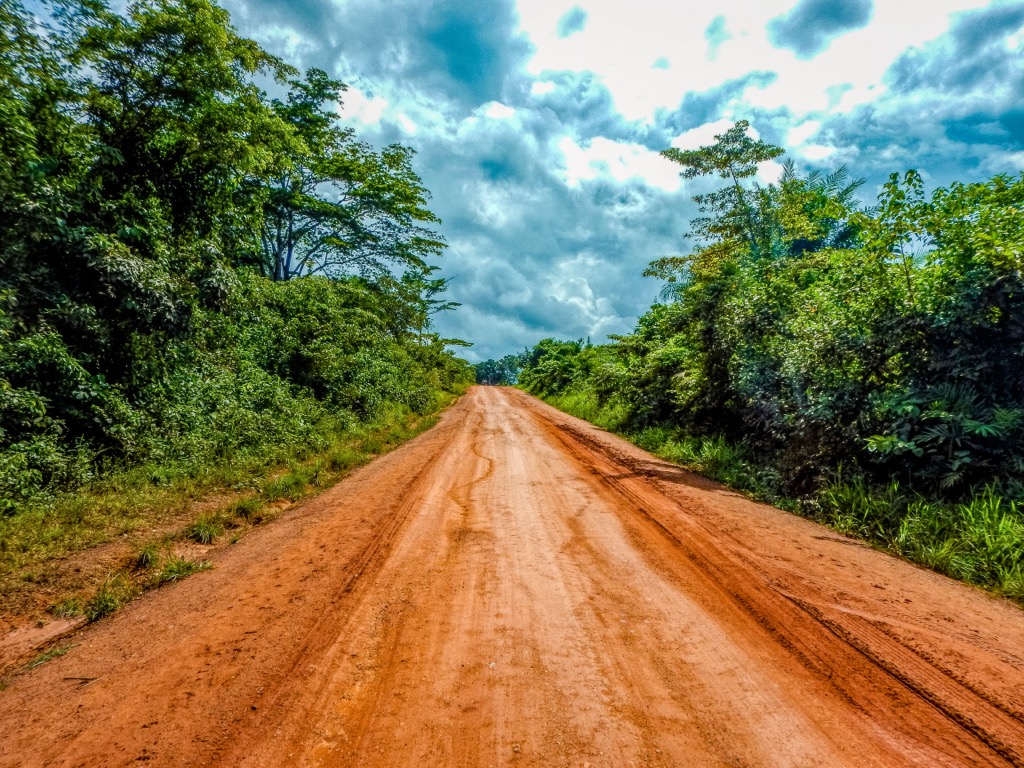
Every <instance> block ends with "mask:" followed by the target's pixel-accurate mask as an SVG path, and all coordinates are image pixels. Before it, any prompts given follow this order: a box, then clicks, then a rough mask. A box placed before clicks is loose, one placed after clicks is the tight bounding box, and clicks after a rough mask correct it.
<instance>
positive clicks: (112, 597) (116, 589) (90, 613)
mask: <svg viewBox="0 0 1024 768" xmlns="http://www.w3.org/2000/svg"><path fill="white" fill-rule="evenodd" d="M139 591H140V590H139V588H138V587H137V586H136V585H135V584H134V583H133V582H132V580H131V579H129V578H127V577H126V576H125V575H124V574H122V573H117V574H111V575H110V576H108V577H107V579H106V580H105V581H104V582H103V584H102V585H100V588H99V589H98V590H96V593H95V594H94V595H93V596H92V597H91V598H90V599H89V600H88V601H86V603H85V605H84V606H83V610H82V613H83V615H84V616H85V618H86V620H87V621H98V620H99V619H102V618H103V617H104V616H109V615H110V614H112V613H113V612H114V611H116V610H117V609H118V608H120V607H121V606H123V605H125V604H127V603H128V602H130V601H131V600H132V599H134V598H135V597H136V596H138V594H139Z"/></svg>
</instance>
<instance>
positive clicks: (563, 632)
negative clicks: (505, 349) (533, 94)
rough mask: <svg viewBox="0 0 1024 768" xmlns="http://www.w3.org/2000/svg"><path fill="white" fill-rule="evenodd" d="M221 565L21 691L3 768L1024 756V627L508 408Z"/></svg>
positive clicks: (135, 608) (11, 699) (567, 421)
mask: <svg viewBox="0 0 1024 768" xmlns="http://www.w3.org/2000/svg"><path fill="white" fill-rule="evenodd" d="M215 566H216V567H215V568H214V569H213V570H212V571H209V572H206V573H203V574H199V575H197V576H195V577H193V578H190V579H188V580H187V581H185V582H183V583H181V584H178V585H175V586H173V587H170V588H167V589H163V590H160V591H158V592H156V593H153V594H151V595H149V596H147V597H146V598H144V599H142V600H140V601H138V602H136V603H134V604H132V605H131V606H129V607H128V608H126V609H125V610H123V611H122V612H120V613H119V614H117V615H116V616H114V617H113V618H112V619H108V620H104V621H102V622H99V623H98V624H96V625H93V626H92V627H90V628H88V629H87V630H85V631H83V632H81V633H80V634H79V635H78V636H77V637H74V638H72V639H71V641H70V642H73V643H77V646H76V647H75V648H74V649H73V650H71V651H70V652H69V653H67V655H65V656H63V657H61V658H59V659H55V660H54V661H51V662H49V663H47V664H45V665H43V666H41V667H39V668H37V669H35V670H32V671H31V672H28V673H26V674H24V675H21V676H19V677H17V678H16V679H15V680H14V682H13V684H12V685H11V686H10V687H9V688H8V689H7V690H5V691H3V692H0V765H3V766H93V765H96V766H99V765H102V766H124V765H138V764H148V765H154V766H165V765H166V766H205V765H211V766H275V767H276V766H370V767H371V768H372V767H375V766H389V767H390V766H490V765H524V766H525V765H530V766H562V765H565V766H593V767H594V768H597V766H631V765H632V766H816V765H824V766H886V767H887V768H888V767H892V766H904V765H916V766H928V767H929V768H931V767H933V766H987V765H998V766H1006V765H1017V766H1021V765H1024V612H1022V611H1020V610H1019V609H1017V608H1015V607H1013V606H1011V605H1009V604H1007V603H1005V602H1002V601H999V600H996V599H993V598H990V597H988V596H987V595H985V594H983V593H981V592H979V591H977V590H974V589H970V588H967V587H964V586H962V585H959V584H956V583H954V582H951V581H949V580H947V579H945V578H942V577H940V576H938V575H935V574H933V573H930V572H927V571H924V570H922V569H919V568H915V567H914V566H911V565H908V564H906V563H903V562H900V561H897V560H895V559H893V558H891V557H888V556H886V555H883V554H881V553H878V552H875V551H873V550H871V549H869V548H867V547H865V546H863V545H860V544H858V543H856V542H853V541H851V540H847V539H844V538H842V537H840V536H838V535H836V534H834V533H831V532H830V531H828V530H827V529H824V528H821V527H819V526H816V525H813V524H811V523H809V522H807V521H804V520H801V519H798V518H796V517H793V516H791V515H787V514H785V513H782V512H779V511H778V510H775V509H772V508H770V507H767V506H764V505H759V504H755V503H753V502H750V501H748V500H746V499H744V498H742V497H740V496H738V495H737V494H734V493H731V492H729V491H727V490H725V489H723V488H721V487H719V486H717V485H714V484H712V483H709V482H707V481H705V480H702V479H701V478H699V477H696V476H693V475H691V474H688V473H686V472H683V471H681V470H679V469H678V468H675V467H673V466H671V465H668V464H665V463H663V462H661V461H659V460H657V459H654V458H652V457H651V456H649V455H648V454H645V453H643V452H641V451H639V450H638V449H636V448H633V447H632V446H630V445H628V444H627V443H625V442H623V441H621V440H619V439H617V438H615V437H613V436H610V435H608V434H606V433H603V432H601V431H599V430H596V429H594V428H592V427H589V426H587V425H585V424H584V423H582V422H580V421H578V420H575V419H572V418H570V417H568V416H565V415H563V414H560V413H558V412H557V411H555V410H553V409H551V408H549V407H548V406H546V405H544V404H542V403H539V402H538V401H536V400H534V399H532V398H528V397H527V396H526V395H523V394H522V393H519V392H516V391H514V390H505V389H495V388H475V389H473V390H471V391H470V393H469V395H467V396H466V397H465V398H463V399H462V400H461V401H460V402H459V403H458V404H457V405H456V406H455V407H454V408H453V409H452V410H450V411H449V412H448V414H447V415H446V416H445V417H444V418H443V420H442V421H441V423H440V424H439V425H438V426H437V427H435V428H434V429H432V430H431V431H429V432H427V433H426V434H424V435H422V436H420V437H419V438H417V439H416V440H414V441H412V442H410V443H409V444H407V445H405V446H404V447H402V448H401V449H399V450H397V451H395V452H394V453H392V454H389V455H388V456H386V457H383V458H381V459H379V460H377V461H376V462H374V463H373V464H371V465H369V466H368V467H365V468H364V469H362V470H360V471H359V472H357V473H356V474H355V475H353V476H352V477H351V478H349V479H348V480H347V481H345V482H344V483H342V484H340V485H338V486H336V487H335V488H333V489H331V490H330V491H328V492H327V493H325V494H323V495H321V496H320V497H319V498H317V499H316V500H314V501H312V502H310V503H308V504H306V505H304V506H302V507H300V508H299V509H297V510H296V511H295V512H293V513H291V514H290V515H289V516H287V517H285V518H284V519H282V520H280V521H278V522H276V523H274V524H272V525H270V526H268V527H266V528H263V529H259V530H256V531H255V532H253V533H252V534H250V535H249V536H247V537H246V538H245V539H243V540H242V542H240V543H239V544H238V545H236V546H234V547H233V548H230V549H228V550H226V551H225V552H224V553H223V554H222V555H221V556H220V557H219V558H218V559H217V561H216V562H215Z"/></svg>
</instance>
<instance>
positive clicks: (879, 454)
mask: <svg viewBox="0 0 1024 768" xmlns="http://www.w3.org/2000/svg"><path fill="white" fill-rule="evenodd" d="M748 130H749V126H748V124H747V123H746V122H739V123H737V124H736V125H735V126H734V127H733V128H732V129H730V130H728V131H726V132H725V133H723V134H721V135H719V136H717V137H716V143H715V144H713V145H711V146H706V147H702V148H699V149H696V150H689V151H683V150H679V149H669V150H666V151H665V152H663V153H662V154H663V156H664V157H665V158H666V159H667V160H670V161H672V162H675V163H678V164H679V165H680V166H682V175H683V177H684V178H687V179H693V178H697V177H710V178H711V179H718V180H719V185H720V186H719V187H718V188H717V189H716V190H715V191H712V192H709V193H705V194H702V195H698V196H697V197H695V200H696V202H697V204H698V206H699V208H700V212H701V216H700V217H699V218H697V219H696V220H695V221H693V222H692V230H691V232H690V233H689V237H690V238H691V239H692V240H693V242H694V243H695V246H694V247H693V249H692V250H691V251H690V253H688V254H687V255H683V256H674V257H670V258H663V259H659V260H657V261H655V262H653V263H652V264H651V265H650V267H649V269H648V270H647V273H646V274H648V275H652V276H655V277H658V278H661V279H663V280H664V281H665V289H664V291H663V294H662V297H661V299H662V300H660V301H659V302H658V303H656V304H655V305H654V306H653V307H652V308H651V309H650V311H648V312H647V313H646V314H644V315H643V316H642V317H641V318H640V319H639V320H638V322H637V325H636V328H635V330H634V331H633V332H632V333H631V334H629V335H627V336H622V337H617V338H615V339H614V340H613V343H611V344H607V345H602V346H591V345H590V344H589V343H584V342H582V341H557V340H553V339H546V340H544V341H542V342H540V343H539V344H538V345H537V346H536V347H534V348H533V349H532V350H528V351H527V353H526V354H525V356H524V357H523V359H522V370H521V372H520V373H519V374H518V381H519V384H520V385H521V386H522V387H524V388H525V389H527V390H528V391H530V392H533V393H536V394H539V395H542V396H544V397H546V398H548V399H550V400H551V401H552V402H554V403H555V404H557V405H560V406H561V407H563V408H565V409H567V410H569V411H571V412H574V413H576V414H577V415H579V416H582V417H583V418H587V419H589V420H591V421H594V422H596V423H598V424H601V425H602V426H605V427H607V428H610V429H613V430H616V431H619V432H622V433H624V434H626V435H628V436H630V437H632V438H633V439H634V440H636V441H637V442H639V443H640V444H641V445H642V446H644V447H646V448H648V449H650V450H654V451H656V452H659V453H660V454H662V455H663V456H665V457H666V458H670V459H673V460H676V461H679V462H681V463H683V464H686V465H688V466H691V467H693V468H695V469H697V470H699V471H703V472H705V473H707V474H710V475H712V476H715V477H718V478H720V479H723V480H725V481H727V482H729V483H731V484H732V485H734V486H737V487H740V488H744V489H746V490H748V491H751V492H753V493H754V494H755V495H756V496H759V497H760V498H764V499H767V500H770V501H773V502H775V503H779V504H783V505H785V506H789V507H790V508H792V509H799V510H801V511H803V512H804V513H806V514H809V515H811V516H814V517H816V518H818V519H821V520H824V521H826V522H829V523H831V524H833V525H835V526H836V527H838V528H840V529H842V530H844V531H848V532H851V533H856V534H858V535H860V536H863V537H866V538H868V539H871V540H873V541H875V542H877V543H879V544H881V545H883V546H887V547H890V548H892V549H894V550H896V551H898V552H900V553H902V554H905V555H907V556H909V557H912V558H913V559H915V560H917V561H919V562H922V563H925V564H927V565H930V566H932V567H936V568H938V569H940V570H942V571H944V572H947V573H950V574H953V575H955V576H958V577H960V578H964V579H966V580H969V581H974V582H977V583H981V584H987V585H994V586H997V587H999V588H1000V589H1002V590H1003V591H1004V592H1006V593H1008V594H1013V595H1016V596H1017V597H1024V177H1021V176H1016V177H1014V176H1005V175H1003V176H996V177H994V178H991V179H989V180H987V181H982V182H976V183H954V184H952V185H950V186H948V187H946V188H941V189H936V190H934V191H933V192H931V193H930V194H929V193H927V192H926V190H925V185H924V183H923V181H922V177H921V175H920V174H918V173H917V172H915V171H908V172H906V173H902V174H893V175H892V176H891V177H890V178H889V180H888V182H887V183H886V184H885V186H884V189H883V190H882V192H881V194H880V195H879V196H878V198H877V200H875V201H874V202H873V203H872V204H870V205H868V206H865V205H864V203H862V202H861V201H860V200H859V199H858V196H857V192H858V189H859V188H860V186H861V182H860V181H858V180H852V179H851V178H850V177H849V175H848V172H847V169H846V168H839V169H837V170H835V171H833V172H831V173H827V174H826V173H819V172H811V173H806V174H805V173H800V172H798V171H797V170H796V168H795V166H794V165H793V164H792V163H788V162H787V163H785V165H784V168H785V171H784V173H783V174H782V176H781V179H780V180H779V181H778V182H777V183H774V184H761V183H757V182H756V181H755V180H754V175H755V172H756V170H757V168H758V166H759V164H761V163H762V162H764V161H766V160H771V159H774V158H778V157H780V156H781V155H782V154H783V151H782V149H780V148H778V147H774V146H771V145H769V144H766V143H764V142H761V141H758V140H755V139H753V138H751V136H750V135H749V133H748Z"/></svg>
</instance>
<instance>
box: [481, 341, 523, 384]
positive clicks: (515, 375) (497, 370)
mask: <svg viewBox="0 0 1024 768" xmlns="http://www.w3.org/2000/svg"><path fill="white" fill-rule="evenodd" d="M529 354H530V353H529V350H527V351H526V352H522V353H520V354H518V355H505V356H504V357H503V358H501V359H500V360H485V361H484V362H482V363H477V364H476V365H475V366H473V367H474V369H475V370H476V383H477V384H488V385H491V386H510V385H514V384H518V383H519V373H520V371H521V370H522V368H523V364H524V363H525V362H526V359H527V357H528V355H529Z"/></svg>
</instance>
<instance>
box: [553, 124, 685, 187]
mask: <svg viewBox="0 0 1024 768" xmlns="http://www.w3.org/2000/svg"><path fill="white" fill-rule="evenodd" d="M558 148H559V150H560V151H561V152H562V155H563V157H564V159H565V180H566V183H568V184H569V185H570V186H572V187H577V186H579V185H580V183H581V182H583V181H592V180H594V179H600V178H606V179H613V180H615V181H617V182H626V181H630V180H632V179H639V180H641V181H643V182H644V183H645V184H647V185H648V186H650V187H656V188H658V189H662V190H665V191H666V192H674V191H676V190H677V189H679V186H680V184H679V174H678V169H677V168H675V167H674V166H673V165H672V164H671V163H670V162H669V161H667V160H666V159H665V158H663V157H661V155H659V154H658V153H657V152H653V151H652V150H650V149H648V148H647V147H644V146H641V145H639V144H633V143H625V142H618V141H613V140H611V139H606V138H604V137H603V136H598V137H596V138H594V139H593V140H591V141H590V142H589V143H588V144H587V145H586V146H580V145H579V144H577V143H576V142H575V141H574V140H573V139H572V138H570V137H568V136H565V137H563V138H562V139H561V140H559V142H558Z"/></svg>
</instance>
